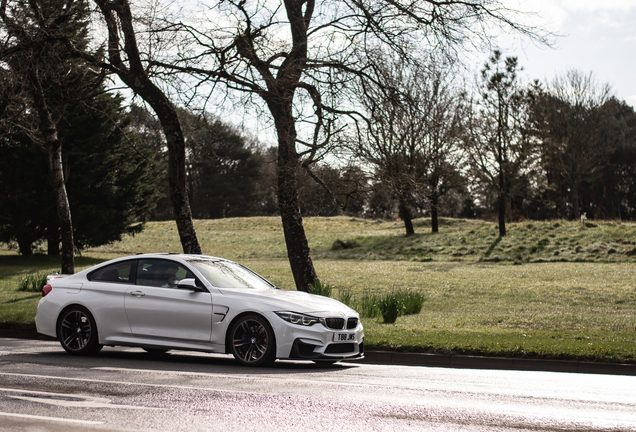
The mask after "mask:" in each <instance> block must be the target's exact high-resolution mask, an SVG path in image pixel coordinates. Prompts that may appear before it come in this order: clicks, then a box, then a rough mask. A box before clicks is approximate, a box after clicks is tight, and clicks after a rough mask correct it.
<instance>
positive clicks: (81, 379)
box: [0, 369, 273, 395]
mask: <svg viewBox="0 0 636 432" xmlns="http://www.w3.org/2000/svg"><path fill="white" fill-rule="evenodd" d="M123 370H127V371H134V369H123ZM146 372H152V371H146ZM0 375H5V376H16V377H28V378H37V379H42V378H44V379H52V380H63V381H79V382H83V383H86V382H91V383H99V384H117V385H129V386H143V387H159V388H175V389H184V390H205V391H214V392H219V393H233V394H236V393H243V394H265V395H271V394H273V393H264V392H263V393H258V392H256V393H255V392H253V391H249V392H248V391H237V390H219V389H215V388H209V387H195V386H180V385H171V384H148V383H140V382H132V381H109V380H99V379H91V378H70V377H60V376H51V375H36V374H20V373H11V372H0ZM198 375H202V374H198Z"/></svg>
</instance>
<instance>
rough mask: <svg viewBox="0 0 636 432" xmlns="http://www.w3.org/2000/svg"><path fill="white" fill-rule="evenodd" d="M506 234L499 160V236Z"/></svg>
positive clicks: (503, 187)
mask: <svg viewBox="0 0 636 432" xmlns="http://www.w3.org/2000/svg"><path fill="white" fill-rule="evenodd" d="M505 235H506V185H505V179H504V173H503V167H502V164H501V162H499V236H500V237H505Z"/></svg>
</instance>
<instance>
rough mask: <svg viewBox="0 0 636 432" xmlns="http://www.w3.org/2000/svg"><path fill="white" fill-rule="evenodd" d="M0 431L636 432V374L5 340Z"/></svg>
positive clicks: (0, 356)
mask: <svg viewBox="0 0 636 432" xmlns="http://www.w3.org/2000/svg"><path fill="white" fill-rule="evenodd" d="M0 430H3V431H4V430H7V431H64V432H75V431H82V432H85V431H93V430H95V431H97V430H101V431H104V430H107V431H146V430H147V431H150V430H152V431H189V432H190V431H208V430H209V431H225V430H227V431H276V432H286V431H290V432H299V431H347V430H350V431H410V430H413V431H517V432H518V431H636V377H634V376H620V375H591V374H574V373H561V372H528V371H512V370H508V371H501V370H468V369H450V368H434V367H412V366H386V365H370V364H353V363H343V364H336V365H333V366H317V365H314V364H313V363H302V362H282V361H278V362H276V363H275V365H274V366H273V367H271V368H254V369H251V368H243V367H239V366H237V365H235V363H234V361H233V360H232V358H231V357H228V356H217V355H208V354H199V353H187V352H181V351H179V352H173V353H172V354H170V355H167V356H164V357H159V358H157V357H152V356H150V355H148V354H146V353H145V352H143V351H142V350H139V349H122V348H104V350H103V351H102V352H101V353H100V354H99V355H98V356H96V357H90V358H78V357H72V356H69V355H68V354H66V353H65V352H64V351H63V350H62V348H61V347H60V346H59V344H58V343H57V342H50V341H38V340H22V339H10V338H0Z"/></svg>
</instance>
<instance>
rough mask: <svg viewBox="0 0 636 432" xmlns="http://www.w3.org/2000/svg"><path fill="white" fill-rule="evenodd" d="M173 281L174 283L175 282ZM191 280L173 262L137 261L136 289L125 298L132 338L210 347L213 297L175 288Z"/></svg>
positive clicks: (186, 273) (191, 275)
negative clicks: (205, 344) (178, 284)
mask: <svg viewBox="0 0 636 432" xmlns="http://www.w3.org/2000/svg"><path fill="white" fill-rule="evenodd" d="M175 277H176V279H177V281H175ZM185 278H194V275H193V274H192V273H191V272H190V270H188V269H187V268H186V267H185V266H184V265H182V264H179V263H177V262H176V261H170V260H161V259H140V260H138V264H137V279H136V285H134V286H130V287H129V289H128V290H127V291H126V295H125V300H124V304H125V308H126V315H127V316H128V322H129V323H130V329H131V331H132V335H133V337H137V338H143V339H148V340H149V341H151V340H152V341H157V342H158V341H165V342H166V343H171V342H174V343H179V342H180V343H209V341H210V335H211V331H212V296H211V294H210V293H209V292H207V291H206V292H198V291H193V290H185V289H179V288H177V286H176V285H177V283H178V280H180V279H185Z"/></svg>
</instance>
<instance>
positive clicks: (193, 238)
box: [66, 0, 201, 254]
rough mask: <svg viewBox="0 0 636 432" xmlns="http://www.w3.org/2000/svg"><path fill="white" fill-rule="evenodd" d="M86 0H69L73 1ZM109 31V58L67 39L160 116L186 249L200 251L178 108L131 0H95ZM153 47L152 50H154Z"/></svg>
mask: <svg viewBox="0 0 636 432" xmlns="http://www.w3.org/2000/svg"><path fill="white" fill-rule="evenodd" d="M74 1H82V0H69V3H73V2H74ZM94 2H95V4H96V5H97V7H98V10H99V16H100V17H101V19H102V20H103V22H104V23H105V26H106V31H107V34H108V41H107V44H106V45H107V59H105V60H103V59H102V58H101V56H99V55H94V54H92V53H90V52H87V51H86V50H83V49H82V48H81V47H78V46H76V45H74V44H73V43H72V41H70V40H66V43H67V44H68V45H69V46H70V47H71V49H72V50H73V52H74V53H75V55H76V56H78V57H81V58H83V59H85V60H87V61H90V62H91V63H93V64H94V65H96V66H99V67H101V68H103V69H104V70H106V71H108V72H110V73H114V74H117V76H118V77H119V78H120V79H121V80H122V81H123V82H124V83H125V84H126V85H127V86H128V87H129V88H130V89H131V90H132V91H134V92H135V93H136V94H137V95H139V96H140V97H141V98H142V99H143V100H144V101H145V102H147V103H148V105H150V106H151V107H152V109H153V111H154V112H155V114H156V115H157V117H158V118H159V121H160V122H161V126H162V128H163V133H164V137H165V140H166V145H167V148H168V182H169V186H170V201H171V203H172V210H173V214H174V218H175V221H176V223H177V230H178V232H179V237H180V240H181V245H182V248H183V251H184V252H185V253H192V254H200V253H201V246H200V244H199V240H198V238H197V234H196V230H195V229H194V224H193V221H192V210H191V208H190V203H189V200H188V190H187V189H188V184H187V179H186V152H185V138H184V134H183V131H182V129H181V123H180V121H179V116H178V114H177V109H176V108H175V106H174V104H173V103H172V102H171V100H170V99H169V98H168V96H167V95H166V93H165V92H164V91H163V90H162V89H161V88H160V87H159V86H158V85H157V84H156V83H155V82H154V81H153V79H152V78H153V77H152V74H151V72H150V70H149V63H148V62H149V58H148V57H149V53H147V52H142V50H141V49H140V44H139V43H138V40H137V33H136V30H135V25H134V22H135V17H134V16H133V14H132V12H131V9H130V4H129V2H128V0H114V1H108V0H94ZM150 51H152V50H150Z"/></svg>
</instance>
